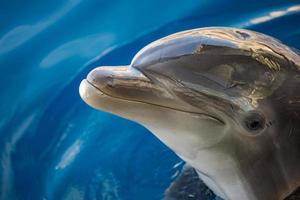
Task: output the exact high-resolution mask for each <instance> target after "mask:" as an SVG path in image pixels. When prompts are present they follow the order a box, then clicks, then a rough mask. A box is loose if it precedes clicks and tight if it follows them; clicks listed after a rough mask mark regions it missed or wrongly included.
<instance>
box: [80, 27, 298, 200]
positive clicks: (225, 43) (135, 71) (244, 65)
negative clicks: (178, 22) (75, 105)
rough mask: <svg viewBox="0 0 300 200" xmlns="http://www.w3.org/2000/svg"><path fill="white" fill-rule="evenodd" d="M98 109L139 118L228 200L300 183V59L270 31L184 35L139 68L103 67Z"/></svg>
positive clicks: (255, 197) (266, 199) (160, 45)
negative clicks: (262, 32)
mask: <svg viewBox="0 0 300 200" xmlns="http://www.w3.org/2000/svg"><path fill="white" fill-rule="evenodd" d="M79 93H80V96H81V98H82V99H83V100H84V101H85V102H86V103H87V104H88V105H90V106H92V107H93V108H96V109H99V110H102V111H106V112H110V113H113V114H115V115H118V116H121V117H123V118H126V119H129V120H132V121H135V122H137V123H139V124H141V125H142V126H144V127H146V128H147V129H149V130H150V131H151V132H152V133H153V134H154V135H155V136H156V137H157V138H158V139H159V140H161V141H162V142H163V143H164V144H166V145H167V146H168V147H169V148H170V149H172V150H173V151H174V152H175V153H176V154H177V155H178V156H179V157H180V158H182V159H183V160H184V161H185V162H186V163H188V164H189V165H190V166H191V167H192V168H193V169H194V170H195V171H196V173H197V175H198V177H199V178H200V179H201V180H202V181H203V182H204V183H205V184H206V185H207V186H208V187H209V188H210V189H211V190H212V191H213V192H214V193H215V194H216V195H217V196H219V197H221V198H223V199H226V200H282V199H284V198H286V197H287V196H288V195H290V194H291V193H292V192H293V191H295V190H297V188H298V187H299V186H300V56H299V55H298V54H297V53H296V52H295V51H294V50H293V49H292V48H290V47H288V46H286V45H284V44H282V43H281V42H280V41H278V40H277V39H274V38H272V37H270V36H267V35H264V34H261V33H258V32H254V31H250V30H244V29H237V28H226V27H211V28H200V29H192V30H187V31H183V32H179V33H175V34H172V35H169V36H167V37H164V38H162V39H159V40H157V41H154V42H153V43H151V44H149V45H147V46H146V47H144V48H143V49H142V50H140V51H139V52H138V53H137V54H136V56H135V57H134V58H133V60H132V62H131V64H129V65H124V66H101V67H97V68H95V69H93V70H92V71H91V72H89V74H88V75H87V78H86V79H84V80H83V81H82V82H81V84H80V87H79Z"/></svg>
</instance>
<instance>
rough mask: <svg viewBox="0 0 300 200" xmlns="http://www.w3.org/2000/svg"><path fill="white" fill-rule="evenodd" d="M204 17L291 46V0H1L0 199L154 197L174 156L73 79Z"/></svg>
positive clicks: (296, 30)
mask: <svg viewBox="0 0 300 200" xmlns="http://www.w3.org/2000/svg"><path fill="white" fill-rule="evenodd" d="M205 26H234V27H240V28H248V29H252V30H256V31H259V32H263V33H266V34H269V35H272V36H274V37H276V38H278V39H280V40H282V41H283V42H284V43H286V44H288V45H290V46H292V47H295V48H298V49H300V1H286V0H281V1H274V0H265V1H257V2H254V1H253V2H252V3H247V2H246V1H208V0H206V1H192V0H185V1H180V0H173V1H161V0H151V1H140V0H126V1H125V0H119V1H116V0H110V1H102V0H90V1H82V0H64V1H63V0H57V1H38V0H28V1H17V0H10V1H5V0H2V1H1V2H0V92H1V94H0V116H1V117H0V161H1V162H0V199H1V200H15V199H18V200H60V199H65V200H66V199H68V200H69V199H70V200H81V199H86V200H115V199H116V200H156V199H161V198H162V197H163V194H164V191H165V189H166V188H167V187H168V186H169V184H170V183H171V182H172V181H173V180H174V179H175V178H176V176H178V174H179V172H180V170H181V168H182V165H183V162H182V161H181V160H180V159H179V158H178V157H177V156H176V155H175V154H174V153H173V152H172V151H170V150H169V149H168V148H167V147H166V146H164V144H162V143H161V142H160V141H158V140H157V139H156V138H155V137H154V136H153V135H152V134H151V133H149V131H147V130H145V129H144V128H143V127H141V126H140V125H137V124H135V123H133V122H130V121H127V120H125V119H121V118H119V117H116V116H113V115H111V114H108V113H104V112H99V111H96V110H93V109H91V108H90V107H88V106H87V105H86V104H85V103H84V102H83V101H82V100H81V99H80V97H79V95H78V86H79V83H80V80H81V79H83V78H84V77H85V76H86V74H87V72H88V71H89V70H91V69H92V68H94V67H95V66H98V65H122V64H128V63H130V60H131V58H132V57H133V56H134V55H135V53H136V52H137V51H138V50H139V49H140V48H142V47H143V46H145V45H146V44H148V43H149V42H151V41H153V40H156V39H158V38H160V37H163V36H166V35H168V34H171V33H174V32H177V31H181V30H186V29H191V28H198V27H205ZM207 199H208V198H207Z"/></svg>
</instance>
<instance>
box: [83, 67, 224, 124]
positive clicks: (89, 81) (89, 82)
mask: <svg viewBox="0 0 300 200" xmlns="http://www.w3.org/2000/svg"><path fill="white" fill-rule="evenodd" d="M126 67H127V66H126ZM126 67H124V66H122V70H123V71H126ZM127 68H129V67H127ZM109 70H112V71H116V70H114V68H109ZM109 70H107V71H106V70H103V68H101V69H100V71H101V72H104V71H105V72H104V73H103V74H101V75H100V76H101V77H100V79H101V78H102V79H105V78H106V77H105V74H106V76H107V75H108V71H109ZM129 71H131V72H133V71H134V72H135V73H131V74H130V73H128V72H127V73H126V75H127V76H126V77H122V76H121V75H120V74H119V75H118V76H111V75H110V76H111V77H113V80H116V79H118V78H119V79H120V78H123V82H122V83H123V85H126V80H127V81H132V80H135V81H137V80H140V81H144V80H147V81H148V82H149V81H150V80H149V79H148V78H146V77H145V76H144V75H142V74H141V73H140V72H139V73H137V70H132V69H131V70H129ZM108 76H109V75H108ZM104 81H105V80H102V81H101V80H100V82H101V84H102V86H103V85H105V84H107V83H104ZM98 82H99V78H98V79H97V78H96V77H94V76H93V71H92V72H91V73H90V74H89V75H88V76H87V78H86V79H84V80H82V82H81V84H80V86H79V93H80V96H81V98H82V99H84V100H85V102H86V103H87V104H90V105H91V106H93V103H92V102H91V99H90V97H91V96H90V94H88V92H87V91H92V90H97V91H96V93H97V95H98V97H97V100H99V98H101V96H102V97H108V98H113V99H115V100H120V101H128V102H132V103H139V104H148V105H151V106H157V107H161V108H162V109H172V110H176V111H179V112H185V113H190V114H194V115H197V116H198V117H199V118H200V117H201V118H207V119H210V120H213V121H215V122H217V123H219V124H221V125H225V122H224V121H222V120H221V119H219V118H217V117H215V116H213V115H211V114H208V113H203V112H202V113H200V112H191V111H186V110H182V109H177V108H172V107H168V106H164V105H159V104H155V103H150V102H145V101H141V100H136V99H129V98H126V97H117V96H114V95H112V94H108V93H107V92H104V91H102V90H101V89H100V88H99V86H98V87H97V85H98V84H99V83H98ZM108 84H109V83H108ZM110 84H112V83H110ZM127 85H128V84H127ZM138 86H139V85H138V84H137V83H136V87H138ZM131 87H132V86H131ZM88 88H89V89H88ZM90 102H91V103H90Z"/></svg>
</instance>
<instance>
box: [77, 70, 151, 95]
mask: <svg viewBox="0 0 300 200" xmlns="http://www.w3.org/2000/svg"><path fill="white" fill-rule="evenodd" d="M91 87H93V90H89V91H95V92H94V93H97V94H99V93H101V94H102V95H100V97H101V96H102V97H103V95H106V96H110V97H114V98H117V99H123V100H134V101H139V100H140V101H143V100H144V99H143V98H144V97H145V98H148V97H149V96H153V95H152V94H151V92H153V91H155V90H153V87H154V84H153V83H152V81H151V80H150V79H149V78H147V77H146V76H145V75H144V74H143V73H142V72H140V71H139V70H137V69H135V68H133V67H131V66H103V67H97V68H95V69H93V70H92V71H91V72H90V73H89V74H88V76H87V78H86V79H85V80H84V81H82V83H81V86H80V90H79V92H80V95H81V97H82V99H87V98H86V93H85V92H83V91H86V89H85V88H91ZM89 95H91V93H89ZM95 98H96V97H95Z"/></svg>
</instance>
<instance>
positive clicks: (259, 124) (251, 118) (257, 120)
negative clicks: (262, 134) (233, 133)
mask: <svg viewBox="0 0 300 200" xmlns="http://www.w3.org/2000/svg"><path fill="white" fill-rule="evenodd" d="M244 126H245V128H246V129H247V130H248V131H250V132H258V131H260V130H262V129H264V127H265V119H264V117H263V116H262V115H261V114H259V113H256V112H251V113H248V115H247V116H246V117H245V119H244Z"/></svg>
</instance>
